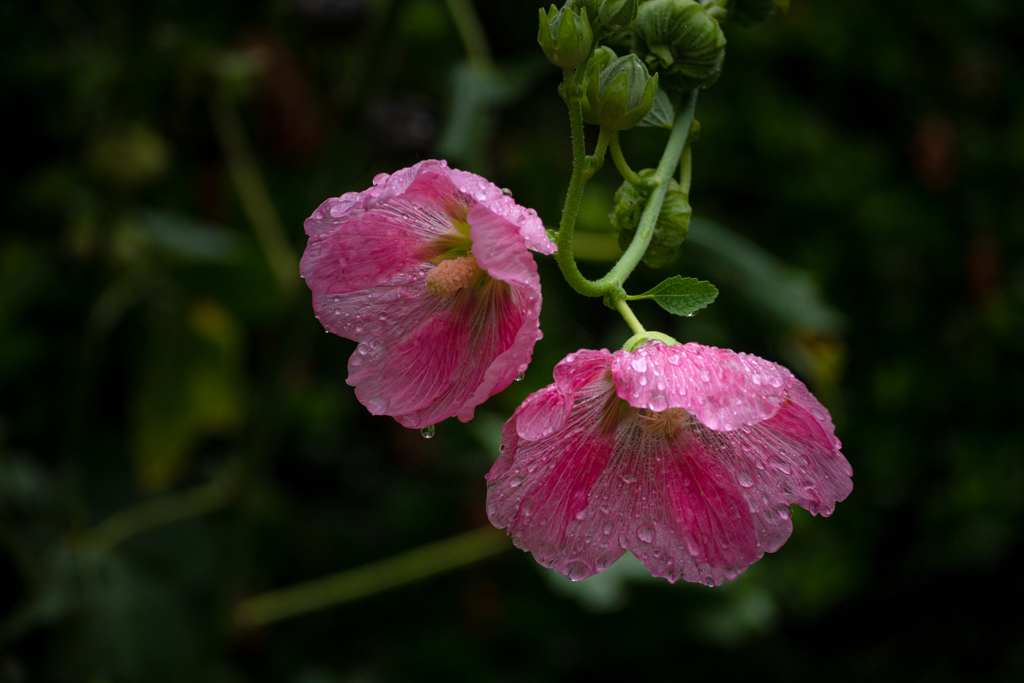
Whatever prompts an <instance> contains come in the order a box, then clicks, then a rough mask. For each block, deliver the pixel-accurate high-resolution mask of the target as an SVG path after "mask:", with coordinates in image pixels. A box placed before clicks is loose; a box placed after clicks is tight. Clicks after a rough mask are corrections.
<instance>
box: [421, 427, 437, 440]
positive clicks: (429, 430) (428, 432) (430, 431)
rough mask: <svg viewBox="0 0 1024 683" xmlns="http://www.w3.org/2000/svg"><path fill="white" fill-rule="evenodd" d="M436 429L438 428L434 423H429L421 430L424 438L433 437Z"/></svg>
mask: <svg viewBox="0 0 1024 683" xmlns="http://www.w3.org/2000/svg"><path fill="white" fill-rule="evenodd" d="M436 431H437V428H436V427H435V426H434V425H427V426H426V427H424V428H423V429H421V430H420V436H422V437H423V438H424V439H433V438H434V433H435V432H436Z"/></svg>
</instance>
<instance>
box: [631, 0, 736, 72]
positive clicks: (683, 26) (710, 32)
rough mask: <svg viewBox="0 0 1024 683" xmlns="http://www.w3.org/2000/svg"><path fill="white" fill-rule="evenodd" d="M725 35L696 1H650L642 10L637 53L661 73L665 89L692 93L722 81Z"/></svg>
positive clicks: (636, 37) (636, 33) (636, 34)
mask: <svg viewBox="0 0 1024 683" xmlns="http://www.w3.org/2000/svg"><path fill="white" fill-rule="evenodd" d="M725 43H726V40H725V34H724V33H723V32H722V27H721V26H720V25H719V23H718V21H717V20H716V19H715V18H714V17H713V16H712V15H711V14H709V12H708V10H705V8H704V7H703V6H701V4H700V3H698V2H695V1H694V0H650V2H647V3H644V4H643V5H642V6H641V7H640V12H639V14H638V16H637V18H636V22H635V24H634V31H633V52H635V53H636V54H637V55H639V56H640V58H641V59H643V60H644V62H645V63H646V64H647V66H648V67H649V68H650V69H651V70H652V71H657V72H658V73H659V74H661V76H662V79H661V87H662V88H665V89H666V90H677V91H680V92H688V91H690V90H693V89H695V88H706V87H708V86H710V85H711V84H712V83H714V82H715V81H716V80H718V75H719V74H720V73H721V71H722V63H723V62H724V61H725Z"/></svg>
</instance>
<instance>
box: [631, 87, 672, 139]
mask: <svg viewBox="0 0 1024 683" xmlns="http://www.w3.org/2000/svg"><path fill="white" fill-rule="evenodd" d="M675 120H676V112H675V109H674V108H673V107H672V102H671V101H669V99H668V95H666V94H665V91H664V90H662V89H661V88H658V92H657V93H656V94H655V95H654V106H653V107H651V111H650V113H648V114H647V116H645V117H644V118H643V120H642V121H640V123H638V124H636V127H637V128H668V129H669V130H672V122H673V121H675Z"/></svg>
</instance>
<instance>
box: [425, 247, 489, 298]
mask: <svg viewBox="0 0 1024 683" xmlns="http://www.w3.org/2000/svg"><path fill="white" fill-rule="evenodd" d="M480 272H481V270H480V266H478V265H477V263H476V257H475V256H473V255H472V254H469V255H467V256H460V257H458V258H453V259H447V260H444V261H441V263H439V264H437V265H436V266H434V267H433V268H431V269H430V270H429V271H427V291H428V292H430V293H431V294H433V295H434V296H449V295H451V294H454V293H455V292H457V291H459V290H460V289H462V288H463V287H466V286H467V285H469V283H470V282H472V281H473V280H474V279H475V278H476V276H477V275H479V274H480Z"/></svg>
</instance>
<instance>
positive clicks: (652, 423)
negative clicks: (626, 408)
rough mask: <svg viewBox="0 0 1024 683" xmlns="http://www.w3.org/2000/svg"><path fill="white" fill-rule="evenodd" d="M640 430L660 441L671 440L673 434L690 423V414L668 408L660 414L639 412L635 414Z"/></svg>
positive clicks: (680, 409)
mask: <svg viewBox="0 0 1024 683" xmlns="http://www.w3.org/2000/svg"><path fill="white" fill-rule="evenodd" d="M637 419H638V420H639V421H640V428H641V429H643V430H644V431H645V432H647V433H648V434H651V435H653V436H657V437H660V438H662V439H667V440H673V439H674V437H675V433H676V432H677V431H679V429H681V428H682V427H685V426H686V425H687V424H689V422H690V414H689V413H688V412H686V411H685V410H683V409H682V408H669V409H668V410H663V411H661V412H660V413H656V412H654V411H653V410H646V409H644V410H640V411H639V412H638V413H637Z"/></svg>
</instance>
